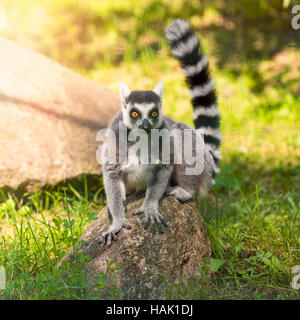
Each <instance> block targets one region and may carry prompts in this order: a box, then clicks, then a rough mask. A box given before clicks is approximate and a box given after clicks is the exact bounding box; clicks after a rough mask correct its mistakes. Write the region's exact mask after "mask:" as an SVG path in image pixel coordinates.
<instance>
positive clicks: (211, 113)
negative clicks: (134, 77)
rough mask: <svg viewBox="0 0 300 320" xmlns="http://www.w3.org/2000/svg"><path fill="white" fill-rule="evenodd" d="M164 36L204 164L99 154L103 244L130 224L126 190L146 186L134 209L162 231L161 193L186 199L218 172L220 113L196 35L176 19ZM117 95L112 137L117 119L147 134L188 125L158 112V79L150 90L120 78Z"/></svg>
mask: <svg viewBox="0 0 300 320" xmlns="http://www.w3.org/2000/svg"><path fill="white" fill-rule="evenodd" d="M166 37H167V41H168V43H169V44H170V46H171V49H172V51H171V52H172V54H173V56H174V57H175V58H177V59H178V60H179V62H180V63H181V67H182V72H183V73H184V75H185V77H186V82H187V84H188V86H189V89H190V93H191V97H192V105H193V108H194V124H195V128H196V131H195V130H194V129H193V131H194V132H197V131H198V130H200V131H201V133H202V134H204V143H205V147H204V160H203V162H204V163H203V164H204V169H203V171H202V172H201V174H198V175H186V174H185V168H186V167H187V166H188V165H187V164H186V163H185V162H183V163H182V164H174V163H173V164H172V163H171V164H162V163H159V164H141V163H139V159H138V156H137V155H136V154H135V155H134V156H133V157H132V156H129V157H128V161H127V162H126V163H116V164H112V163H110V162H109V157H108V155H107V154H104V155H103V157H104V159H103V160H104V161H103V178H104V186H105V191H106V196H107V202H108V207H109V211H110V213H111V216H112V224H111V226H110V228H109V230H108V231H107V232H104V233H103V234H102V237H101V239H100V240H99V241H100V242H101V243H102V244H106V245H107V246H110V244H111V241H112V239H114V240H116V239H117V236H116V234H117V233H118V232H119V231H120V230H121V229H122V227H125V228H127V229H130V228H131V226H130V225H129V223H128V221H127V219H126V218H125V207H124V201H125V197H126V190H128V189H130V188H134V189H146V196H145V199H144V202H143V205H142V206H141V208H139V209H138V210H136V211H135V214H138V213H142V212H143V213H144V214H145V228H147V226H148V224H149V222H150V221H151V224H152V228H153V229H154V230H155V225H156V226H157V227H158V231H162V229H161V224H162V225H164V226H167V224H166V222H165V220H164V218H163V216H162V215H161V214H160V212H159V211H158V204H159V201H160V199H161V198H162V196H163V195H164V193H167V194H171V195H173V196H175V197H176V198H177V199H179V200H180V201H186V200H189V199H191V198H192V197H193V196H194V195H195V194H201V195H204V194H206V193H207V191H208V189H209V188H210V186H211V185H212V184H213V183H214V176H215V174H216V173H217V172H218V160H219V158H220V156H219V151H218V147H219V145H220V142H221V136H220V132H219V122H220V115H219V111H218V107H217V102H216V93H215V90H214V82H213V80H212V79H211V78H210V75H209V71H208V60H207V58H206V57H205V56H204V55H203V54H202V53H200V52H199V47H200V44H199V40H198V38H197V36H196V35H195V34H194V33H192V31H191V29H190V25H189V23H188V22H187V21H185V20H180V19H178V20H175V21H174V22H173V24H172V25H171V26H169V27H168V28H167V29H166ZM120 96H121V111H120V112H119V113H118V114H117V115H116V116H115V118H114V119H113V120H112V122H111V124H110V126H109V129H110V130H112V132H114V133H115V135H116V137H117V140H118V130H119V126H120V125H123V126H124V127H126V130H127V133H129V132H130V131H131V130H133V129H137V128H141V129H145V130H146V131H147V134H148V136H149V137H150V136H151V129H163V128H167V129H168V130H173V129H180V130H184V129H186V128H189V129H191V127H190V126H188V125H187V124H184V123H178V122H176V121H174V120H172V119H169V118H167V117H165V116H164V115H163V114H162V98H163V84H162V83H159V84H158V85H157V86H156V87H155V88H154V90H153V91H130V90H129V89H128V87H127V86H126V85H125V84H120ZM127 137H128V135H127ZM202 139H203V138H202ZM114 142H115V141H109V139H108V140H106V141H105V142H104V145H106V147H108V149H109V147H110V145H111V143H114ZM127 142H128V150H129V149H130V148H131V147H133V146H134V142H130V141H127ZM104 149H105V148H104ZM175 149H176V145H173V151H172V152H173V153H174V152H176V150H175ZM106 150H107V149H106ZM174 150H175V151H174ZM117 154H118V150H117Z"/></svg>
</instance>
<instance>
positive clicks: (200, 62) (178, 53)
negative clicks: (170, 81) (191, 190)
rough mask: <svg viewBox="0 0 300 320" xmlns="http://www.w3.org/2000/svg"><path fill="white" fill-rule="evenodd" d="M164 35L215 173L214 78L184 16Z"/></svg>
mask: <svg viewBox="0 0 300 320" xmlns="http://www.w3.org/2000/svg"><path fill="white" fill-rule="evenodd" d="M166 38H167V41H168V43H169V45H170V46H171V52H172V54H173V56H174V57H175V58H176V59H177V60H179V62H180V64H181V68H182V72H183V74H184V75H185V77H186V83H187V85H188V87H189V89H190V94H191V98H192V105H193V109H194V124H195V128H196V130H197V131H199V132H201V133H202V134H204V142H205V145H206V146H207V147H208V149H209V151H210V153H211V154H212V156H213V159H214V164H215V166H214V172H215V174H216V173H217V172H219V169H218V161H219V159H220V151H219V150H218V148H219V146H220V143H221V134H220V113H219V110H218V105H217V97H216V92H215V89H214V86H215V82H214V81H213V79H211V77H210V73H209V69H208V60H207V57H206V56H205V55H203V54H202V53H200V52H199V49H200V43H199V39H198V37H197V36H196V35H195V33H193V32H192V30H191V28H190V24H189V23H188V22H187V21H186V20H181V19H177V20H175V21H174V22H173V24H172V25H170V26H168V27H167V28H166Z"/></svg>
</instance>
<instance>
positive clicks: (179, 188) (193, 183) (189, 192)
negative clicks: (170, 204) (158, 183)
mask: <svg viewBox="0 0 300 320" xmlns="http://www.w3.org/2000/svg"><path fill="white" fill-rule="evenodd" d="M172 182H173V185H171V186H168V187H167V189H166V194H170V195H173V196H174V197H175V198H176V199H178V200H179V201H188V200H190V199H192V198H193V196H194V195H195V194H196V192H197V189H198V184H199V176H192V175H186V174H185V166H184V165H175V167H174V172H173V177H172Z"/></svg>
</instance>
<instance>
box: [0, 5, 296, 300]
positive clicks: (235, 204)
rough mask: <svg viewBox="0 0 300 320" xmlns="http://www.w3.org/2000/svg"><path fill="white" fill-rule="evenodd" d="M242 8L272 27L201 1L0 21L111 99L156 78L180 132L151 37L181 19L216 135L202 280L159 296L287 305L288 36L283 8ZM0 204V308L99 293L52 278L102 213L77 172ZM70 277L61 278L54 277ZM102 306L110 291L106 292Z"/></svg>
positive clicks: (291, 83) (48, 8)
mask: <svg viewBox="0 0 300 320" xmlns="http://www.w3.org/2000/svg"><path fill="white" fill-rule="evenodd" d="M224 1H225V0H224ZM255 1H256V2H259V3H260V6H261V11H260V14H259V17H266V16H267V17H269V15H270V16H271V17H273V18H274V17H275V18H274V20H272V19H271V20H270V19H268V20H267V21H268V23H265V24H264V22H263V19H260V20H255V19H254V18H255V17H256V14H254V15H253V12H252V13H251V10H252V9H251V6H250V7H246V8H244V7H242V8H240V7H239V5H236V6H235V7H234V8H233V12H232V13H231V14H232V16H228V15H229V13H228V12H227V11H226V10H225V9H224V8H223V9H222V7H218V6H217V4H216V3H217V2H216V3H215V2H214V1H211V5H207V4H206V5H200V2H199V1H189V3H188V4H187V3H186V2H184V1H181V0H177V1H167V0H166V1H153V0H147V1H146V0H144V1H142V0H141V1H138V2H135V4H134V5H133V2H131V1H113V2H112V1H84V2H83V1H71V0H64V1H51V2H49V1H43V0H42V1H39V4H38V5H37V2H36V1H29V0H27V1H22V2H20V1H18V2H16V1H9V0H4V1H3V5H4V6H5V7H6V8H7V20H8V21H9V22H10V24H9V25H8V27H7V29H6V30H4V31H3V34H4V35H5V36H7V37H9V38H11V39H14V40H16V41H18V42H19V43H21V44H24V45H26V46H28V47H31V48H33V49H35V50H38V51H40V52H43V53H45V54H47V55H48V56H50V57H51V58H54V59H56V60H58V61H59V62H60V63H62V64H64V65H66V66H68V67H70V68H72V69H74V70H75V71H77V72H80V73H81V74H83V75H84V76H87V77H88V78H90V79H93V80H95V81H99V82H103V83H105V84H106V85H108V86H109V87H110V88H111V89H112V90H113V91H117V84H118V81H119V79H123V80H124V81H125V82H127V84H128V85H129V87H130V88H134V89H151V88H153V87H154V85H155V84H156V82H158V81H161V80H164V81H165V101H164V112H165V114H166V115H168V116H170V117H172V118H174V119H176V120H179V121H185V122H187V123H189V124H192V109H191V106H190V101H189V96H188V90H187V88H186V86H185V84H184V78H183V75H182V74H181V71H180V68H179V66H178V63H177V62H176V61H175V60H174V59H172V58H171V57H170V55H169V49H168V47H167V44H166V41H165V40H164V38H163V30H164V28H165V26H166V24H167V23H168V22H170V21H171V20H172V19H173V18H174V17H177V16H180V17H183V18H189V19H190V21H191V23H192V24H193V26H194V27H195V28H196V29H197V30H198V32H199V35H201V37H202V44H203V47H204V50H205V51H206V52H207V53H208V55H209V57H210V58H211V67H212V71H213V74H214V77H215V78H216V81H217V89H218V96H219V102H220V109H221V112H222V123H221V126H222V135H223V139H224V142H223V145H222V155H223V159H222V162H221V173H220V174H219V175H218V177H217V180H216V185H215V187H214V188H213V190H212V192H211V196H210V197H209V198H208V199H207V200H205V201H203V200H199V201H198V206H199V213H200V214H202V215H203V217H204V219H205V221H206V225H207V230H208V233H209V236H210V240H211V244H212V249H213V258H212V259H211V260H208V261H206V266H205V267H204V268H203V269H202V270H200V271H199V272H200V273H201V274H202V278H203V276H204V275H205V269H206V268H209V269H211V270H212V271H213V273H212V277H211V278H210V279H206V278H205V277H204V280H201V281H198V282H197V283H181V280H182V279H178V282H177V283H167V284H168V290H167V296H168V297H169V298H176V299H177V298H178V299H186V298H190V299H223V298H226V299H299V290H298V291H297V290H295V289H293V288H292V287H291V281H292V277H293V275H292V273H291V269H292V267H293V266H295V265H297V264H298V265H299V264H300V246H299V242H300V223H299V222H300V197H299V185H300V165H299V163H300V161H299V160H300V135H299V132H300V111H299V105H300V99H299V96H300V95H299V92H300V87H299V80H298V79H299V76H300V64H299V62H298V59H297V57H299V53H300V49H299V44H300V39H299V34H300V33H299V31H298V32H296V31H291V29H290V20H289V17H287V18H286V15H285V12H283V14H282V10H285V9H281V8H279V9H278V8H277V7H276V6H277V4H276V6H275V5H274V7H272V8H270V10H271V9H272V10H271V11H270V12H269V11H268V7H265V6H264V4H263V3H264V1H259V0H255ZM218 3H220V1H219V2H218ZM214 4H216V5H214ZM183 8H184V10H183ZM249 8H250V9H249ZM255 8H257V6H256V7H255ZM224 10H225V11H224ZM234 10H236V12H238V13H240V14H238V15H236V12H235V11H234ZM255 10H256V9H255ZM286 10H288V12H290V8H288V9H286ZM24 12H25V13H26V14H24ZM241 14H242V19H241V18H240V16H241ZM276 15H277V17H280V19H276ZM253 17H254V18H253ZM32 21H35V22H36V23H35V24H34V26H33V24H32ZM257 21H258V22H257ZM37 26H38V27H37ZM268 28H269V29H268ZM270 30H271V31H270ZM66 31H67V32H66ZM0 201H1V202H0V237H1V240H0V265H4V266H5V268H6V271H7V288H6V289H5V290H3V291H0V297H1V298H7V299H87V298H90V299H94V298H98V297H99V295H100V296H101V288H102V287H103V284H104V282H105V281H106V276H107V275H100V277H99V281H98V282H97V285H98V288H99V292H98V293H92V292H91V290H89V286H88V285H87V283H86V279H85V275H84V272H82V270H81V269H80V268H79V267H78V266H76V265H75V266H74V267H72V266H70V265H66V266H64V268H62V269H61V270H57V269H56V264H57V262H58V261H59V260H60V259H61V258H62V257H63V256H64V255H65V254H66V253H67V252H68V251H69V250H70V249H75V251H76V249H77V248H78V247H80V245H81V244H80V242H79V238H80V236H81V234H82V233H83V232H84V230H85V228H86V226H87V225H88V224H89V223H90V221H91V220H93V219H94V218H95V215H96V214H97V213H98V211H99V210H100V209H101V208H102V207H103V206H104V205H105V198H104V194H103V185H102V182H101V179H100V180H99V179H93V180H90V179H88V178H87V177H85V176H84V177H83V178H82V180H80V181H77V182H72V183H70V184H67V185H60V186H57V187H55V188H52V189H48V190H44V191H41V190H40V191H37V192H36V194H34V195H23V197H21V198H16V197H15V196H14V195H9V194H5V193H4V192H2V193H1V200H0ZM70 268H71V269H72V274H73V277H71V278H66V277H65V276H64V274H65V272H67V273H69V272H70ZM111 269H112V273H113V267H111ZM111 297H112V298H121V297H122V293H121V292H118V291H116V290H115V288H113V287H112V289H111Z"/></svg>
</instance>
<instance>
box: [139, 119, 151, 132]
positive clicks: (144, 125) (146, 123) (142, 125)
mask: <svg viewBox="0 0 300 320" xmlns="http://www.w3.org/2000/svg"><path fill="white" fill-rule="evenodd" d="M139 127H140V128H141V129H144V130H148V129H149V128H150V122H149V121H148V120H147V119H144V120H143V122H142V124H141V125H140V126H139Z"/></svg>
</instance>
